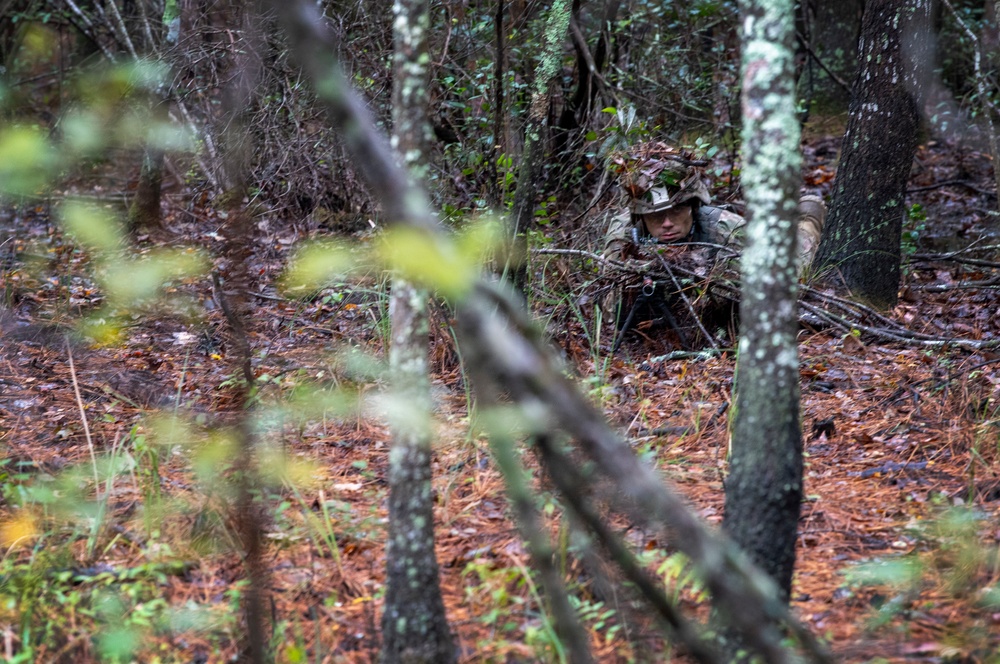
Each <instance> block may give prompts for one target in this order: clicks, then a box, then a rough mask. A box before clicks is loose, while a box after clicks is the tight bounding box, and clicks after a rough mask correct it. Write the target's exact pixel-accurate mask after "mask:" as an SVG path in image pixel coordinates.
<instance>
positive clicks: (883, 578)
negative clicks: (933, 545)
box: [844, 558, 924, 588]
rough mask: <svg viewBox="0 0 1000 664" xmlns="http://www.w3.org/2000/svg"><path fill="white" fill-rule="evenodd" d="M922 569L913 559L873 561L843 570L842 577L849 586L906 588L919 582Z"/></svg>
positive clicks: (917, 561) (919, 563) (920, 564)
mask: <svg viewBox="0 0 1000 664" xmlns="http://www.w3.org/2000/svg"><path fill="white" fill-rule="evenodd" d="M923 569H924V567H923V564H922V563H921V562H920V561H919V560H916V559H914V558H900V559H897V560H875V561H871V562H866V563H861V564H859V565H855V566H853V567H850V568H848V569H846V570H844V577H845V578H846V579H847V582H848V583H849V584H851V585H857V586H882V585H885V586H892V587H893V588H906V587H909V586H912V585H913V584H915V583H917V582H918V581H919V580H920V577H921V575H922V574H923Z"/></svg>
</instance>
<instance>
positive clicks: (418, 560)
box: [381, 0, 455, 664]
mask: <svg viewBox="0 0 1000 664" xmlns="http://www.w3.org/2000/svg"><path fill="white" fill-rule="evenodd" d="M428 11H429V2H427V0H397V2H396V3H395V4H394V5H393V13H394V15H395V21H394V40H395V55H394V67H393V69H394V73H393V124H394V125H395V133H394V136H393V141H394V142H395V145H396V148H397V150H398V151H399V153H400V154H402V155H403V161H404V163H405V164H406V166H407V167H408V168H409V171H410V174H411V176H413V177H415V178H416V179H418V180H422V179H424V175H425V174H424V172H423V169H424V168H425V167H426V164H425V154H426V146H427V145H429V143H430V141H431V139H432V130H431V125H430V123H429V122H428V121H427V103H428V101H427V69H426V63H427V59H428V58H427V30H428V27H429V24H430V23H429V20H428ZM428 300H429V296H428V293H427V291H426V290H424V289H422V288H417V287H415V286H414V285H413V284H410V283H409V282H407V281H406V280H405V279H403V278H402V277H401V276H399V275H396V277H395V279H394V280H393V285H392V294H391V296H390V300H389V317H390V324H391V326H392V342H391V347H390V349H389V365H390V369H391V371H392V377H393V384H394V387H395V389H396V393H397V396H398V398H399V399H400V403H402V404H405V408H404V409H403V410H404V412H405V415H406V417H402V418H396V420H395V421H394V423H393V431H392V446H391V449H390V451H389V535H388V540H387V543H386V592H385V606H384V609H383V613H382V654H381V660H382V662H384V663H385V664H402V663H407V664H437V663H439V662H440V663H442V664H447V663H448V662H453V661H455V646H454V643H453V641H452V637H451V631H450V629H449V627H448V620H447V618H446V616H445V609H444V602H443V600H442V598H441V588H440V583H439V580H438V564H437V559H436V558H435V556H434V500H433V491H432V488H431V435H432V434H431V426H430V413H431V412H432V409H431V398H430V380H429V378H428V361H427V339H428V336H429V323H428V314H427V303H428Z"/></svg>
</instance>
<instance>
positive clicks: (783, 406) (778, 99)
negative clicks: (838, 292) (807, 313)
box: [723, 0, 802, 601]
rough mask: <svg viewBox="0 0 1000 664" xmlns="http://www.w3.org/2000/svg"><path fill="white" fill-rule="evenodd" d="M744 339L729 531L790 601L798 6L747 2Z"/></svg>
mask: <svg viewBox="0 0 1000 664" xmlns="http://www.w3.org/2000/svg"><path fill="white" fill-rule="evenodd" d="M740 7H741V12H742V16H743V23H744V25H745V26H746V29H745V33H744V35H743V69H742V71H743V96H742V99H743V187H744V190H745V191H746V197H747V210H748V216H749V219H748V223H747V229H746V233H747V242H746V247H745V249H744V251H743V257H742V261H741V266H742V274H743V287H742V296H741V304H740V316H741V318H742V322H741V326H740V329H741V335H740V342H739V359H738V360H737V366H736V375H737V382H736V414H735V421H734V424H733V437H732V450H731V456H730V461H729V476H728V478H727V480H726V510H725V517H724V520H723V528H724V529H725V531H726V532H728V533H729V535H730V536H731V537H732V538H733V540H734V541H735V542H736V543H737V544H738V545H739V546H740V547H742V548H743V550H744V551H746V552H747V553H748V554H749V556H750V558H751V560H753V561H754V562H755V563H757V564H758V565H759V566H760V567H761V568H762V569H763V570H764V571H765V572H767V573H768V574H769V575H770V576H771V577H772V578H773V579H774V581H775V582H776V583H777V585H778V587H779V588H780V590H781V592H782V594H783V599H784V600H785V601H787V600H788V596H789V593H790V589H791V583H792V571H793V569H794V566H795V540H796V533H797V529H798V518H799V502H800V500H801V497H802V435H801V429H800V426H799V362H798V347H797V345H796V342H795V336H796V332H797V329H798V316H797V307H796V301H797V296H798V280H797V270H796V250H795V237H796V234H795V232H796V218H797V202H796V201H797V194H798V190H799V186H800V183H801V177H800V173H801V163H802V159H801V155H800V153H799V138H800V130H799V124H798V120H797V118H796V113H795V95H794V89H795V85H794V50H793V35H794V32H793V19H794V13H793V6H792V1H791V0H777V1H776V0H771V1H766V0H743V2H741V3H740Z"/></svg>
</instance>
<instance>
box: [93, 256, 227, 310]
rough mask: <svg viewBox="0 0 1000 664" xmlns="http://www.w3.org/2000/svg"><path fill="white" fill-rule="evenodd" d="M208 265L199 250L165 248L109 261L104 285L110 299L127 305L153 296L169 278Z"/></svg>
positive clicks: (192, 271)
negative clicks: (141, 255)
mask: <svg viewBox="0 0 1000 664" xmlns="http://www.w3.org/2000/svg"><path fill="white" fill-rule="evenodd" d="M207 268H208V262H207V261H206V260H205V258H204V256H202V255H201V254H199V253H196V252H190V251H186V250H183V249H167V250H161V251H157V252H155V253H151V254H149V255H148V256H144V257H141V258H138V259H122V260H120V261H118V262H116V263H114V264H113V265H110V266H109V267H108V270H107V272H106V274H105V276H104V285H105V288H106V290H107V292H108V296H109V297H110V298H111V299H112V300H114V301H115V302H116V303H117V304H119V305H120V306H128V305H130V304H136V303H139V302H142V301H144V300H148V299H150V298H152V297H153V296H154V295H156V293H157V292H158V291H159V290H160V288H161V287H162V286H163V285H164V284H165V283H166V282H168V281H172V280H174V279H183V278H185V277H192V276H195V275H197V274H199V273H203V272H205V271H206V270H207Z"/></svg>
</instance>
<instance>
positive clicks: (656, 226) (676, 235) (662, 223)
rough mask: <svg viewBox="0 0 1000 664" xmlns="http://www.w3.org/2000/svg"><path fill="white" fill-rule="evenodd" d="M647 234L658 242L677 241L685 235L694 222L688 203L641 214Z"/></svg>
mask: <svg viewBox="0 0 1000 664" xmlns="http://www.w3.org/2000/svg"><path fill="white" fill-rule="evenodd" d="M642 221H643V223H645V224H646V230H647V231H649V234H650V235H651V236H652V237H654V238H656V239H657V240H659V241H660V242H677V241H678V240H682V239H684V238H685V237H687V234H688V233H690V232H691V225H692V224H693V223H694V215H693V214H692V211H691V206H690V205H681V206H678V207H675V208H670V209H669V210H663V211H662V212H653V213H651V214H644V215H642Z"/></svg>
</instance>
